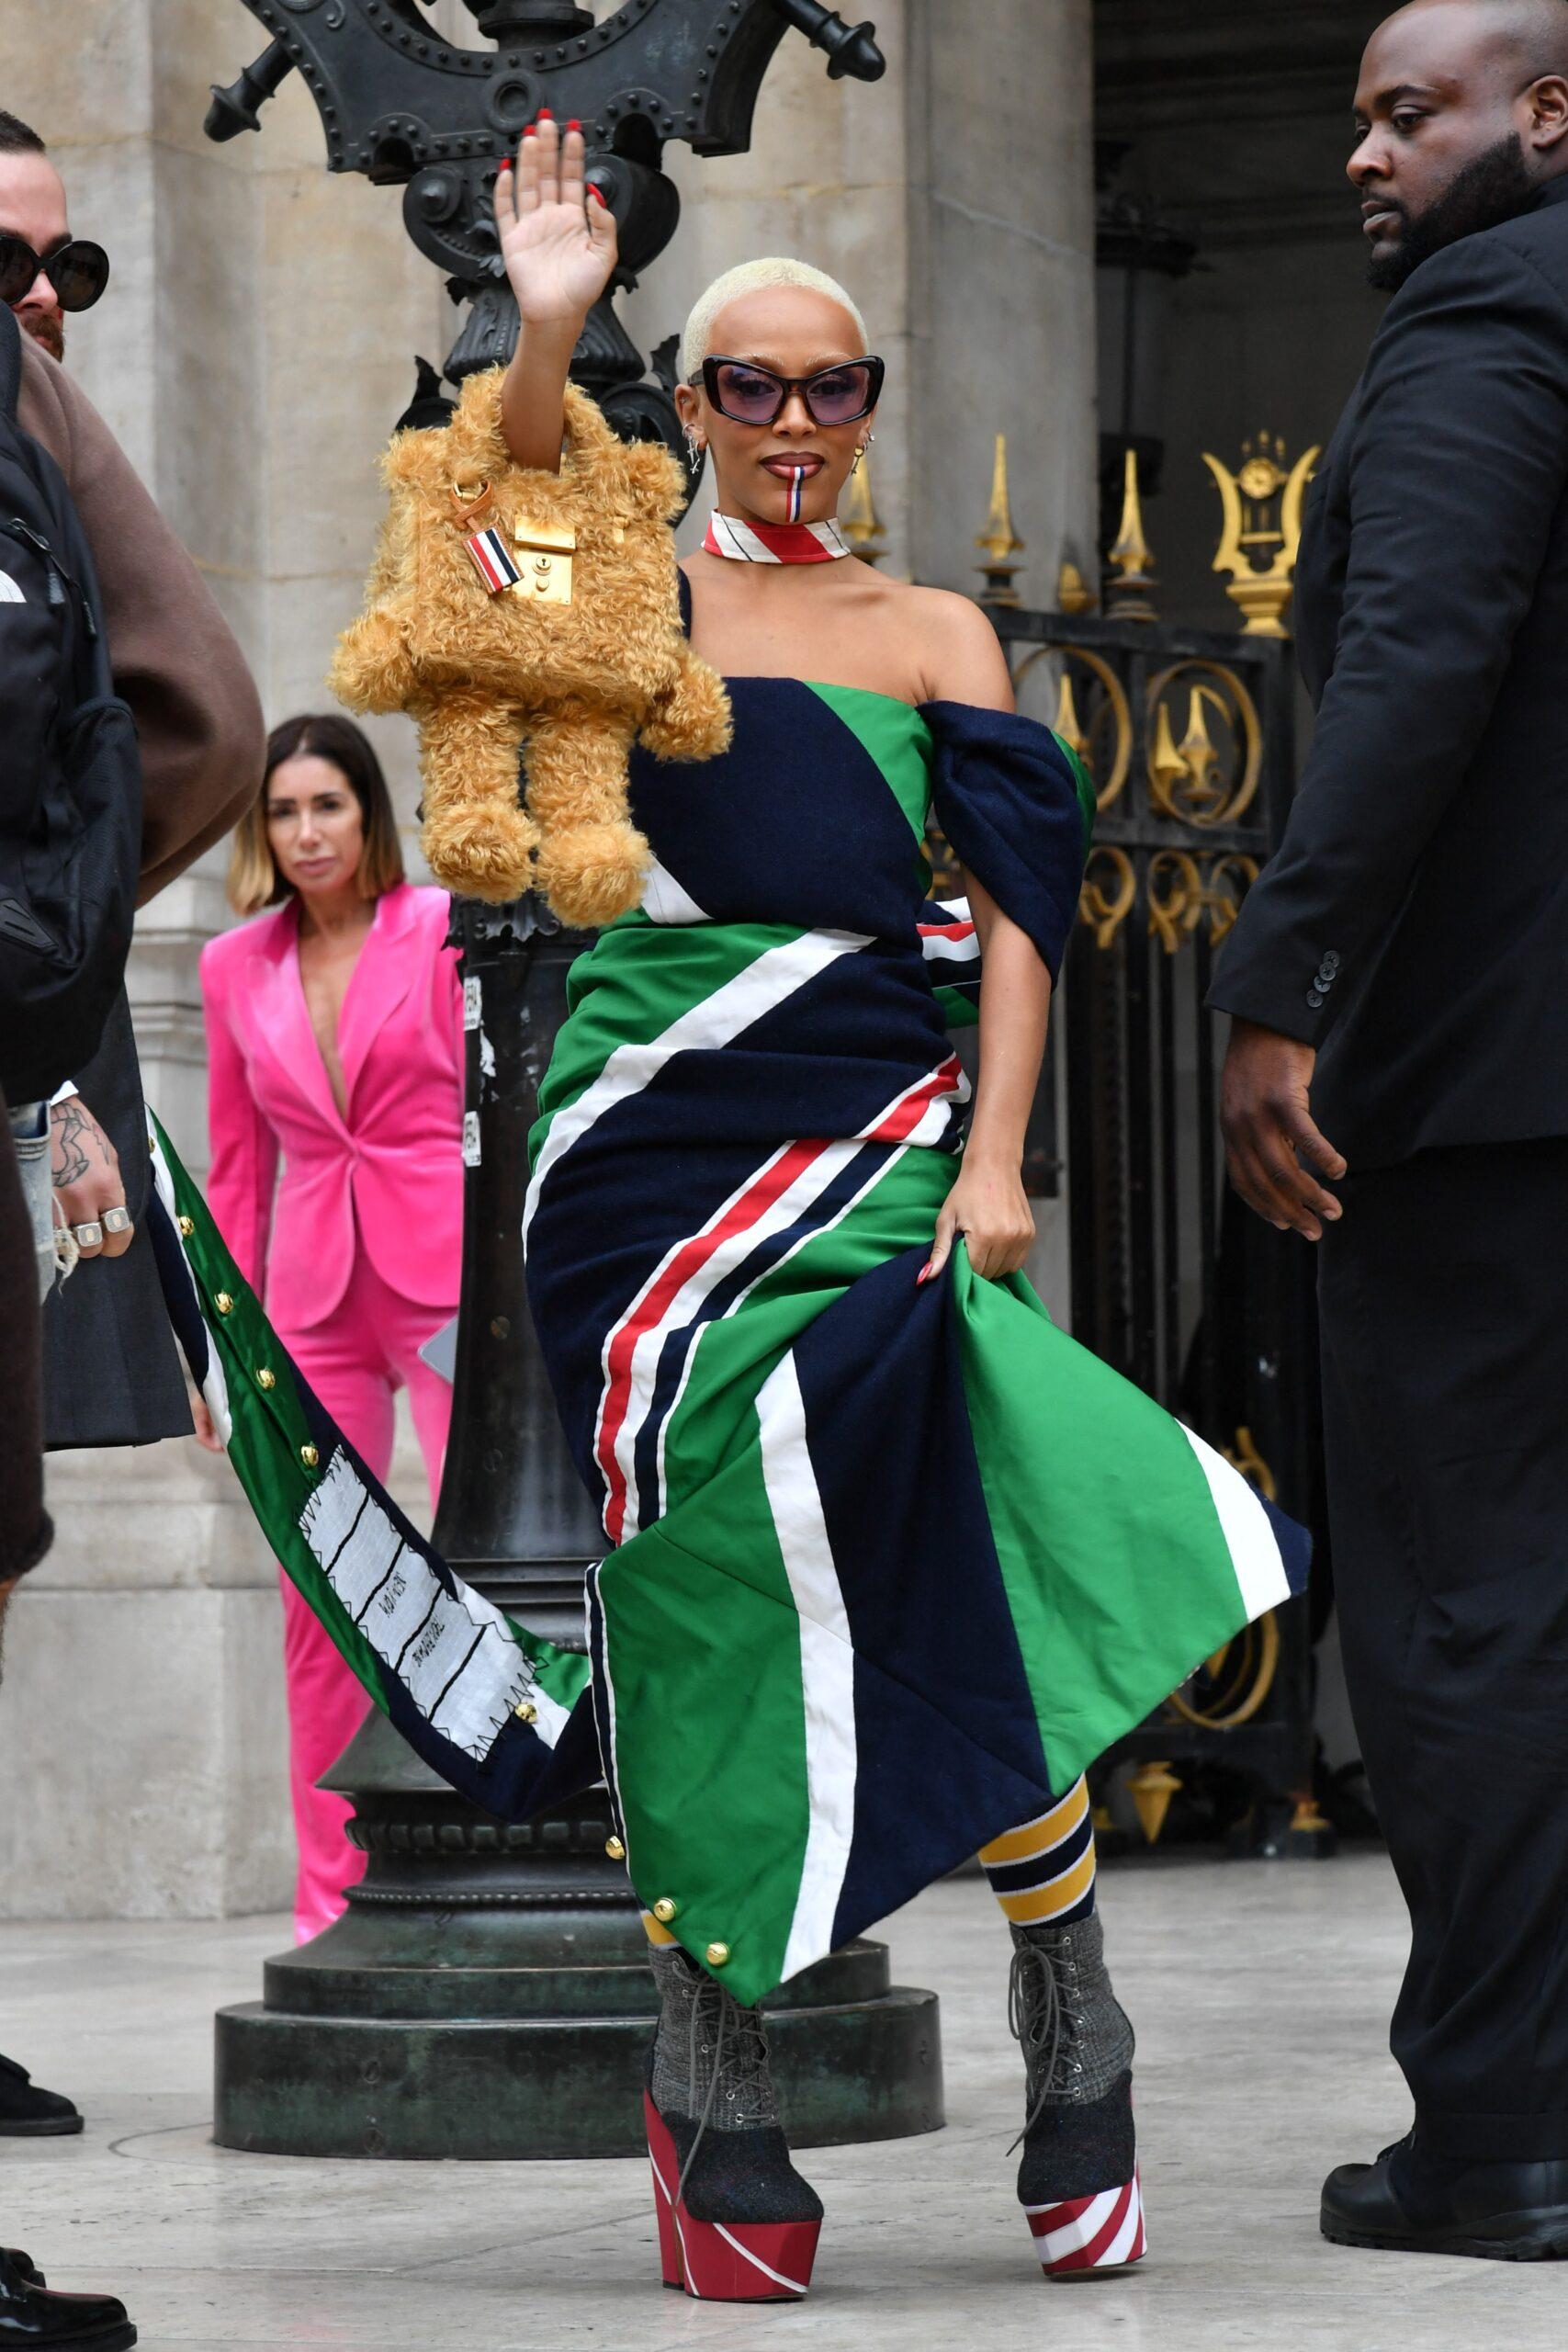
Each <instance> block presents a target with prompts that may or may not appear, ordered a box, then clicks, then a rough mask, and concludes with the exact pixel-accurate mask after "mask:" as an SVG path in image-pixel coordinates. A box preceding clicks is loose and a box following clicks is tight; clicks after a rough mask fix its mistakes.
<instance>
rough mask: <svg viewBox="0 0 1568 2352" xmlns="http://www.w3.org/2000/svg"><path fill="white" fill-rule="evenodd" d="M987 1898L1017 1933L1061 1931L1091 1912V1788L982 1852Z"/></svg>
mask: <svg viewBox="0 0 1568 2352" xmlns="http://www.w3.org/2000/svg"><path fill="white" fill-rule="evenodd" d="M980 1860H981V1862H982V1863H983V1865H984V1867H985V1871H986V1876H987V1878H988V1879H989V1880H990V1882H991V1893H992V1894H994V1895H995V1896H996V1898H997V1901H998V1903H999V1904H1000V1905H1001V1906H1002V1909H1003V1910H1004V1911H1005V1912H1006V1914H1007V1916H1008V1917H1009V1919H1010V1921H1011V1922H1012V1924H1013V1926H1014V1927H1015V1928H1056V1927H1065V1926H1066V1924H1067V1922H1068V1921H1069V1920H1073V1919H1087V1918H1088V1917H1089V1913H1090V1912H1091V1911H1092V1910H1093V1909H1094V1822H1093V1819H1092V1818H1091V1816H1090V1813H1089V1782H1088V1781H1077V1783H1076V1785H1075V1786H1074V1787H1072V1788H1071V1789H1069V1790H1068V1792H1067V1793H1066V1796H1065V1797H1064V1798H1063V1799H1062V1802H1061V1804H1054V1805H1053V1806H1052V1807H1051V1810H1050V1812H1049V1813H1043V1814H1040V1815H1037V1816H1036V1818H1035V1819H1034V1820H1033V1821H1026V1822H1023V1823H1022V1824H1021V1826H1019V1827H1018V1828H1017V1829H1010V1830H1008V1831H1007V1832H1006V1834H1005V1835H1004V1836H1003V1837H1000V1838H993V1839H992V1841H991V1843H990V1844H989V1845H988V1846H983V1847H982V1848H981V1849H980Z"/></svg>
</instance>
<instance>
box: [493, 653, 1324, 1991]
mask: <svg viewBox="0 0 1568 2352" xmlns="http://www.w3.org/2000/svg"><path fill="white" fill-rule="evenodd" d="M729 687H730V693H731V696H732V699H733V704H734V713H735V733H734V741H733V744H732V747H731V749H730V750H729V751H728V753H726V754H725V755H724V756H723V757H722V758H719V759H716V760H712V761H709V762H706V763H701V764H696V765H687V764H681V763H671V764H663V763H659V762H656V761H654V760H653V759H651V758H649V757H646V756H642V755H639V756H638V757H637V761H636V763H634V771H633V813H634V815H635V818H636V820H637V823H638V824H639V825H640V826H641V828H642V829H643V831H645V832H646V834H647V835H648V838H649V842H650V843H651V845H652V848H653V851H654V854H655V858H656V861H657V863H656V865H655V867H654V870H653V873H652V875H651V877H650V880H649V888H648V892H647V896H646V899H645V902H644V904H643V906H642V907H641V908H640V909H639V910H637V911H636V912H634V913H632V914H630V915H628V916H626V917H625V918H623V919H622V920H621V921H620V922H616V923H614V924H612V925H611V926H610V928H609V929H608V930H607V931H605V932H604V933H602V934H601V936H600V937H599V939H598V940H597V941H596V943H595V944H594V945H593V946H592V949H591V950H590V951H589V952H588V953H587V954H586V955H585V956H583V957H582V958H581V960H580V962H579V963H578V965H577V966H576V967H575V968H574V970H573V973H572V976H571V982H570V1014H569V1018H568V1020H567V1022H566V1023H565V1025H564V1026H563V1028H562V1030H561V1032H560V1035H559V1038H558V1043H557V1046H556V1049H555V1053H554V1056H553V1058H552V1060H551V1063H550V1067H549V1070H548V1073H547V1078H546V1080H545V1084H544V1087H543V1090H542V1093H541V1098H540V1116H539V1119H538V1123H537V1125H536V1128H535V1130H534V1134H533V1136H532V1143H531V1157H532V1181H531V1183H530V1186H529V1190H528V1196H527V1203H526V1210H525V1233H526V1251H527V1283H528V1295H529V1300H530V1304H531V1306H532V1308H533V1312H534V1316H535V1319H536V1325H537V1329H538V1332H539V1337H540V1340H541V1342H542V1345H543V1348H544V1351H545V1354H546V1358H547V1363H548V1366H549V1370H550V1374H551V1378H552V1381H553V1383H554V1386H555V1392H556V1397H557V1400H558V1406H559V1409H560V1413H561V1418H562V1421H563V1423H564V1426H565V1429H566V1433H567V1437H568V1439H569V1442H570V1446H571V1449H572V1452H573V1453H574V1455H575V1457H576V1461H577V1464H578V1467H579V1469H580V1470H581V1474H582V1476H583V1477H584V1478H585V1480H586V1481H587V1482H588V1485H589V1487H590V1489H591V1491H592V1494H593V1496H594V1498H595V1499H596V1502H597V1504H598V1506H599V1508H600V1509H601V1510H602V1512H603V1516H604V1531H605V1538H606V1543H607V1544H608V1546H609V1549H608V1551H607V1554H606V1557H605V1559H604V1563H603V1565H602V1566H600V1567H599V1568H598V1569H597V1570H596V1571H595V1573H594V1575H593V1576H592V1578H591V1581H590V1611H589V1614H590V1632H591V1644H590V1647H591V1657H592V1689H591V1691H585V1692H584V1694H583V1703H586V1702H587V1701H588V1700H589V1699H590V1698H591V1699H592V1706H593V1711H594V1716H595V1719H596V1724H597V1730H598V1738H599V1747H600V1752H601V1754H602V1756H603V1759H604V1769H605V1772H606V1776H607V1779H608V1781H609V1784H610V1787H611V1791H612V1793H613V1796H614V1800H615V1808H616V1812H617V1815H618V1819H619V1821H620V1823H621V1825H622V1826H623V1831H624V1837H625V1842H626V1849H627V1855H628V1862H629V1867H630V1870H631V1873H632V1877H633V1880H634V1883H635V1884H636V1887H637V1893H638V1894H639V1896H640V1897H641V1899H642V1900H643V1902H644V1903H645V1904H647V1905H652V1904H653V1903H655V1902H656V1901H659V1900H660V1898H666V1899H668V1900H669V1901H670V1902H672V1903H673V1904H674V1905H675V1917H674V1930H675V1933H676V1934H677V1936H678V1937H679V1938H680V1939H681V1940H682V1942H683V1943H684V1944H686V1946H687V1947H688V1948H689V1949H690V1950H691V1951H693V1952H694V1954H695V1955H696V1956H698V1957H699V1958H702V1957H703V1956H704V1955H705V1952H706V1951H707V1949H708V1947H709V1946H710V1945H715V1944H716V1945H724V1946H727V1947H728V1952H729V1960H728V1966H727V1973H726V1981H727V1983H728V1984H729V1985H730V1986H731V1988H732V1989H733V1990H734V1991H735V1992H736V1993H737V1994H738V1995H739V1996H740V1997H741V1998H743V1999H754V1998H756V1997H758V1996H760V1995H761V1994H762V1993H765V1992H766V1991H768V1990H769V1989H770V1988H771V1987H772V1986H773V1985H774V1984H776V1983H777V1982H778V1981H779V1980H780V1979H781V1978H782V1977H784V1976H787V1975H789V1974H791V1973H794V1972H795V1970H797V1969H799V1968H802V1967H804V1966H806V1965H807V1963H809V1962H812V1961H814V1960H816V1959H818V1958H819V1957H820V1956H821V1955H822V1954H824V1953H825V1952H827V1951H830V1950H831V1949H833V1947H834V1946H835V1945H837V1944H840V1943H841V1942H842V1941H843V1940H844V1939H846V1938H847V1937H849V1936H851V1935H853V1934H854V1933H856V1932H857V1931H858V1930H861V1929H863V1928H866V1927H868V1926H870V1925H871V1924H872V1923H874V1921H876V1920H877V1919H879V1918H880V1917H883V1916H884V1915H886V1913H887V1912H888V1911H889V1910H891V1909H893V1908H894V1907H895V1906H896V1905H898V1904H900V1903H902V1902H905V1901H907V1900H908V1898H909V1897H910V1896H911V1895H913V1894H915V1893H916V1892H918V1890H919V1888H920V1887H921V1886H923V1885H925V1884H926V1883H929V1882H930V1881H931V1880H932V1879H933V1878H935V1877H937V1876H938V1875H939V1874H941V1873H942V1872H943V1871H947V1870H949V1869H950V1868H952V1867H953V1865H954V1864H956V1863H958V1862H959V1861H961V1860H964V1858H965V1857H967V1856H969V1855H972V1854H973V1853H974V1852H975V1851H976V1849H977V1848H978V1847H979V1846H980V1845H982V1844H983V1843H985V1842H986V1841H987V1840H988V1839H990V1838H995V1837H996V1836H997V1835H998V1833H1000V1832H1001V1831H1003V1830H1005V1829H1007V1828H1009V1827H1010V1826H1011V1825H1013V1824H1014V1823H1017V1822H1020V1821H1024V1820H1028V1819H1030V1818H1031V1817H1032V1816H1033V1815H1037V1814H1039V1813H1040V1812H1041V1811H1042V1810H1043V1808H1044V1807H1045V1806H1046V1805H1047V1804H1050V1803H1051V1802H1052V1801H1053V1799H1055V1798H1056V1797H1058V1796H1060V1795H1061V1794H1062V1793H1063V1792H1066V1790H1067V1789H1069V1788H1070V1787H1071V1785H1072V1783H1073V1781H1074V1780H1075V1779H1076V1777H1077V1774H1078V1773H1079V1772H1081V1771H1082V1770H1083V1769H1084V1767H1085V1766H1086V1765H1088V1764H1089V1763H1090V1762H1091V1761H1092V1760H1093V1759H1094V1758H1096V1757H1097V1756H1098V1755H1100V1753H1101V1752H1102V1750H1103V1749H1104V1748H1105V1747H1107V1746H1108V1744H1109V1743H1110V1742H1111V1740H1113V1739H1115V1738H1116V1737H1117V1736H1118V1735H1120V1734H1121V1733H1122V1732H1124V1731H1126V1730H1127V1729H1128V1728H1129V1727H1130V1726H1132V1725H1133V1724H1135V1723H1137V1722H1139V1721H1140V1720H1141V1719H1142V1718H1143V1716H1144V1715H1145V1713H1147V1712H1148V1711H1149V1709H1150V1708H1151V1707H1153V1706H1155V1705H1156V1704H1157V1702H1159V1701H1160V1700H1161V1699H1162V1698H1164V1696H1165V1695H1166V1693H1167V1692H1168V1691H1170V1690H1171V1689H1172V1688H1173V1687H1174V1686H1175V1685H1176V1684H1177V1683H1178V1682H1179V1681H1180V1680H1181V1679H1183V1678H1184V1677H1185V1676H1186V1675H1187V1674H1189V1673H1190V1671H1191V1670H1192V1668H1193V1667H1194V1666H1195V1665H1196V1664H1197V1662H1198V1661H1199V1660H1200V1659H1201V1657H1206V1656H1208V1655H1209V1654H1210V1653H1211V1652H1212V1651H1213V1650H1214V1649H1216V1648H1218V1647H1219V1645H1221V1644H1222V1643H1223V1642H1224V1641H1225V1640H1227V1639H1228V1638H1229V1637H1230V1636H1231V1635H1233V1634H1235V1632H1236V1631H1237V1630H1238V1629H1239V1628H1240V1626H1241V1625H1242V1624H1243V1623H1245V1622H1246V1621H1247V1620H1248V1619H1249V1618H1251V1617H1252V1616H1254V1615H1256V1614H1258V1612H1259V1611H1262V1610H1264V1609H1267V1608H1268V1607H1269V1606H1271V1605H1272V1604H1274V1603H1275V1602H1277V1601H1280V1600H1283V1599H1284V1598H1285V1597H1286V1594H1287V1592H1288V1591H1289V1590H1290V1589H1292V1586H1293V1585H1294V1584H1295V1583H1297V1582H1299V1580H1300V1577H1301V1576H1302V1574H1303V1573H1304V1566H1305V1558H1304V1553H1305V1545H1304V1539H1302V1538H1301V1537H1300V1535H1299V1532H1298V1531H1296V1530H1294V1529H1292V1527H1291V1526H1290V1524H1289V1522H1286V1521H1280V1519H1278V1517H1276V1516H1275V1515H1273V1514H1271V1513H1270V1512H1269V1510H1268V1509H1267V1507H1266V1506H1265V1505H1264V1504H1263V1503H1262V1502H1261V1501H1260V1499H1259V1498H1258V1496H1257V1495H1256V1493H1255V1492H1254V1490H1253V1489H1252V1488H1251V1487H1249V1486H1247V1483H1246V1482H1245V1481H1244V1480H1243V1479H1241V1478H1240V1477H1239V1476H1237V1475H1236V1474H1235V1472H1234V1471H1233V1470H1232V1469H1231V1468H1230V1467H1229V1465H1228V1464H1226V1463H1225V1462H1224V1461H1223V1460H1222V1459H1221V1458H1220V1457H1219V1456H1218V1455H1217V1454H1215V1453H1213V1451H1212V1449H1211V1448H1209V1447H1208V1446H1207V1445H1205V1444H1204V1443H1203V1442H1201V1440H1200V1439H1198V1438H1197V1437H1196V1436H1194V1435H1193V1434H1191V1433H1190V1431H1188V1430H1184V1429H1183V1428H1182V1427H1181V1426H1180V1425H1179V1424H1178V1423H1177V1422H1175V1421H1174V1420H1172V1419H1170V1418H1169V1417H1168V1415H1167V1414H1166V1413H1165V1412H1163V1411H1162V1410H1161V1409H1160V1408H1158V1407H1157V1406H1156V1405H1154V1404H1153V1403H1151V1402H1150V1401H1149V1400H1148V1399H1147V1398H1146V1397H1144V1396H1142V1395H1141V1394H1140V1393H1139V1392H1138V1391H1137V1390H1135V1389H1134V1388H1132V1387H1130V1386H1129V1385H1127V1383H1126V1382H1124V1381H1123V1380H1122V1379H1121V1378H1120V1377H1119V1376H1118V1375H1117V1374H1113V1373H1111V1371H1109V1370H1108V1369H1107V1368H1106V1367H1105V1366H1104V1365H1102V1364H1101V1363H1099V1362H1098V1361H1097V1359H1096V1358H1095V1357H1093V1356H1092V1355H1090V1354H1089V1353H1088V1352H1087V1351H1085V1350H1084V1349H1082V1348H1080V1347H1079V1346H1077V1344H1076V1343H1075V1342H1074V1341H1073V1340H1071V1339H1069V1338H1068V1337H1066V1334H1065V1333H1063V1332H1061V1331H1060V1330H1058V1329H1056V1328H1055V1325H1054V1324H1053V1323H1052V1322H1051V1321H1050V1319H1049V1317H1047V1316H1046V1314H1045V1311H1044V1309H1043V1306H1041V1304H1040V1302H1039V1300H1038V1298H1037V1297H1036V1296H1035V1295H1034V1293H1033V1291H1032V1289H1031V1287H1030V1285H1029V1284H1028V1283H1027V1282H1026V1281H1024V1280H1023V1279H1022V1278H1021V1277H1013V1278H1011V1279H1010V1280H1008V1281H1004V1282H1000V1283H984V1282H981V1281H979V1280H978V1279H977V1278H976V1276H975V1275H974V1274H973V1273H972V1272H971V1271H970V1268H969V1265H968V1261H967V1259H966V1257H965V1255H964V1251H963V1250H962V1248H959V1249H957V1250H955V1251H954V1254H953V1259H952V1260H951V1261H950V1263H949V1266H948V1269H947V1272H946V1273H945V1275H944V1277H943V1278H942V1280H941V1281H940V1282H935V1283H927V1284H925V1285H923V1286H920V1285H918V1283H917V1280H916V1277H917V1275H918V1273H919V1270H920V1268H921V1266H922V1265H923V1264H924V1262H925V1261H926V1259H927V1257H928V1256H929V1254H930V1251H931V1239H932V1233H933V1229H934V1227H935V1223H936V1218H937V1214H938V1212H939V1210H940V1209H941V1207H942V1202H943V1200H944V1199H945V1197H946V1194H947V1193H948V1191H949V1189H950V1187H951V1185H952V1183H953V1177H954V1174H955V1157H956V1154H957V1152H958V1150H959V1148H960V1134H961V1120H962V1114H963V1109H964V1101H965V1098H966V1095H967V1091H968V1089H967V1085H966V1081H965V1080H964V1075H963V1072H962V1070H961V1069H960V1067H959V1064H958V1061H957V1059H956V1057H955V1056H954V1054H953V1049H952V1045H951V1041H950V1038H949V1036H948V1035H947V1030H948V1026H949V1023H950V1022H951V1020H952V1019H953V1013H954V1010H955V1007H956V1006H957V1005H958V1003H959V1001H960V1000H961V998H962V997H963V996H964V994H965V993H967V994H970V995H972V994H973V988H974V978H975V972H976V959H975V956H974V943H973V933H972V930H971V928H970V926H969V925H968V924H967V922H966V919H965V912H964V909H963V908H962V907H961V906H960V907H953V906H952V905H949V906H947V907H938V906H935V905H933V903H932V902H931V899H930V898H929V896H928V893H929V890H930V869H929V866H928V865H927V862H926V859H925V857H924V854H923V851H922V841H923V836H924V833H925V829H926V823H927V819H928V813H929V811H930V810H931V808H932V807H933V805H934V809H935V814H936V816H937V819H938V820H939V821H940V823H941V825H942V830H943V831H944V832H945V834H946V836H947V839H948V841H949V842H951V844H952V846H953V850H954V852H955V853H956V854H957V856H958V857H959V859H960V860H961V861H962V863H963V864H964V865H965V866H966V867H967V868H968V870H969V871H970V872H971V873H972V874H974V875H975V876H977V877H978V878H979V879H980V880H981V881H983V882H984V884H985V885H986V887H987V889H988V890H989V891H990V892H991V894H992V896H993V897H994V898H995V899H996V900H997V902H998V905H999V906H1000V907H1001V908H1002V909H1003V910H1004V911H1005V912H1006V913H1007V914H1008V915H1010V917H1011V918H1012V920H1013V921H1014V922H1017V923H1019V924H1020V925H1021V927H1022V928H1023V929H1024V930H1025V931H1026V932H1027V933H1029V935H1030V937H1031V938H1032V940H1033V941H1034V942H1035V944H1036V945H1037V946H1038V948H1039V949H1040V952H1041V954H1042V956H1043V957H1044V959H1045V961H1046V963H1047V964H1048V966H1049V967H1050V968H1051V970H1052V972H1053V973H1055V971H1056V970H1057V968H1058V967H1059V965H1060V962H1061V958H1062V954H1063V949H1064V946H1065V944H1066V938H1067V935H1068V933H1069V930H1070V927H1071V925H1072V922H1073V921H1074V918H1075V912H1076V908H1077V894H1078V885H1079V879H1080V876H1081V873H1082V866H1083V858H1084V851H1085V843H1086V836H1087V831H1088V823H1089V815H1090V813H1091V808H1092V804H1091V802H1090V801H1089V797H1088V790H1087V786H1086V785H1085V783H1084V780H1083V778H1082V775H1081V773H1080V772H1078V771H1077V768H1076V764H1075V763H1073V761H1072V760H1071V759H1070V758H1069V756H1068V755H1067V754H1066V752H1065V751H1064V750H1063V748H1062V747H1061V745H1060V744H1059V743H1058V741H1056V739H1055V737H1054V736H1053V735H1051V734H1050V732H1049V731H1048V730H1047V729H1044V728H1043V727H1041V726H1039V725H1037V724H1036V723H1034V722H1033V721H1032V720H1030V719H1027V718H1021V717H1013V716H1005V715H1002V714H1000V713H998V712H995V711H986V710H978V709H974V708H971V707H966V706H964V705H960V704H956V703H948V702H943V703H933V704H928V705H926V706H925V707H922V708H920V709H915V708H912V707H909V706H908V705H907V704H905V703H902V702H899V701H897V700H895V699H893V698H892V697H890V696H887V695H881V694H875V693H871V692H869V691H866V690H863V689H860V688H852V687H844V686H834V685H819V684H805V683H801V682H797V681H794V680H784V679H776V678H737V679H732V680H730V681H729ZM970 1017H973V1016H972V1012H971V1013H970Z"/></svg>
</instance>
